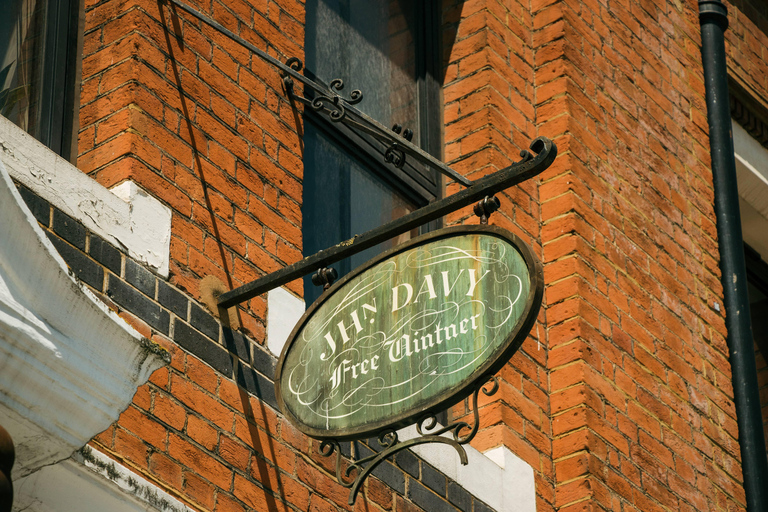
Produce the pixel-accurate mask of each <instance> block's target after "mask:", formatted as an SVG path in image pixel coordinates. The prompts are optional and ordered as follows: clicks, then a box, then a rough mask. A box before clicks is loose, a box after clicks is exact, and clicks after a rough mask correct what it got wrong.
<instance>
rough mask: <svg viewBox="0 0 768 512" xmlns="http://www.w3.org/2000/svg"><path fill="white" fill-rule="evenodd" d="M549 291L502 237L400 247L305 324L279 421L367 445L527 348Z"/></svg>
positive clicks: (448, 236) (452, 236) (445, 234)
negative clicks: (288, 420) (369, 439)
mask: <svg viewBox="0 0 768 512" xmlns="http://www.w3.org/2000/svg"><path fill="white" fill-rule="evenodd" d="M541 288H542V285H541V266H540V264H539V263H538V261H537V260H536V259H535V257H534V256H533V254H532V253H531V251H530V248H528V246H527V245H525V244H524V243H523V242H521V241H520V240H519V239H517V237H515V236H514V235H512V234H511V233H508V232H506V231H503V230H500V229H498V228H493V227H478V226H475V227H472V228H466V227H462V228H450V229H446V230H442V231H440V232H437V233H432V234H429V235H426V236H425V237H420V238H419V239H416V240H413V241H411V242H409V243H407V244H405V245H404V246H400V247H397V248H395V249H393V250H392V251H389V253H387V254H385V255H383V256H382V257H379V258H377V259H376V260H373V261H372V262H369V263H367V264H366V265H364V266H363V267H361V268H360V269H357V270H356V271H354V272H353V273H352V274H351V275H350V276H348V277H347V278H345V280H343V281H342V282H340V283H338V284H337V285H336V286H334V287H333V288H331V290H329V291H328V292H327V294H326V296H324V297H321V299H320V300H319V301H318V304H316V305H314V306H313V307H312V308H310V310H309V311H307V313H306V314H305V315H304V317H303V318H302V319H301V320H300V321H299V324H298V325H297V326H296V328H295V329H294V332H293V334H292V335H291V339H290V340H289V343H288V344H287V346H286V349H285V350H284V352H283V355H282V357H281V359H280V363H279V365H278V366H279V368H278V375H277V383H278V399H279V400H280V405H281V407H282V409H283V412H284V413H286V414H287V416H288V417H289V418H291V419H292V420H293V421H294V422H295V423H296V424H297V426H298V427H299V429H301V430H302V431H304V432H305V433H307V434H309V435H312V436H314V437H321V438H322V437H334V438H351V437H367V436H369V435H371V434H373V433H375V432H377V431H380V430H382V429H383V428H386V427H389V426H400V425H403V424H406V423H407V422H409V421H412V420H413V419H415V418H416V417H418V416H420V415H421V414H423V413H424V412H425V411H428V410H434V409H435V408H437V407H438V406H440V407H442V406H446V405H448V404H449V403H450V402H451V401H452V400H453V401H457V400H460V399H461V398H463V397H464V396H466V394H468V392H469V391H471V389H470V386H471V384H472V383H474V382H475V381H477V380H478V379H479V378H481V377H483V376H485V375H487V374H488V373H490V372H493V371H497V370H498V368H499V366H500V365H503V363H504V361H506V360H507V359H508V358H509V357H510V356H511V354H512V353H513V352H514V351H515V350H516V349H517V348H518V346H519V345H520V343H522V340H523V339H524V337H525V335H526V334H527V332H528V331H529V330H530V326H531V325H532V322H533V320H534V319H535V316H536V314H537V312H538V309H539V305H540V302H541ZM502 358H504V359H503V360H502Z"/></svg>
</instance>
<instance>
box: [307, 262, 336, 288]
mask: <svg viewBox="0 0 768 512" xmlns="http://www.w3.org/2000/svg"><path fill="white" fill-rule="evenodd" d="M338 277H339V273H338V272H336V269H335V268H330V267H323V268H319V269H317V272H315V273H314V274H313V275H312V284H314V285H315V286H322V287H323V291H325V290H327V289H328V288H330V287H331V285H332V284H333V282H334V281H335V280H336V278H338Z"/></svg>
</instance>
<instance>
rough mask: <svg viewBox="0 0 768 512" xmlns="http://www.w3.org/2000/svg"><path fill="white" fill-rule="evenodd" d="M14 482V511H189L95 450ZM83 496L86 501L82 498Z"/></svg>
mask: <svg viewBox="0 0 768 512" xmlns="http://www.w3.org/2000/svg"><path fill="white" fill-rule="evenodd" d="M84 453H85V457H84V456H83V454H81V453H76V454H75V455H73V456H72V458H70V459H67V460H65V461H63V462H60V463H58V464H55V465H53V466H47V467H45V468H43V469H41V470H40V471H38V472H37V473H34V474H33V475H30V476H28V477H26V478H23V479H21V480H18V481H16V482H15V483H14V486H15V491H16V496H15V500H14V506H13V510H14V511H19V512H21V511H25V512H71V511H73V510H77V511H78V512H104V511H107V510H108V511H110V512H149V511H161V512H194V511H193V510H192V509H190V508H189V507H187V506H186V505H184V504H183V503H182V502H180V501H179V500H177V499H176V498H174V497H173V496H171V495H170V494H168V493H167V492H165V491H163V490H162V489H161V488H159V487H157V486H156V485H155V484H153V483H152V482H150V481H148V480H146V479H144V478H142V477H141V476H139V475H138V474H136V473H134V472H132V471H131V470H130V469H128V468H127V467H125V466H123V465H122V464H119V463H117V462H115V461H114V460H112V459H110V458H109V457H107V456H106V455H104V454H103V453H101V452H98V451H96V450H92V449H88V450H86V451H85V452H84ZM85 497H87V499H85Z"/></svg>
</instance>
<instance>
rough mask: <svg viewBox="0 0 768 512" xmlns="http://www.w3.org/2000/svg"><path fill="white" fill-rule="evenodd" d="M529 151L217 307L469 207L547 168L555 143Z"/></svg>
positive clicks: (542, 141)
mask: <svg viewBox="0 0 768 512" xmlns="http://www.w3.org/2000/svg"><path fill="white" fill-rule="evenodd" d="M531 150H532V151H533V152H534V153H536V156H535V157H534V156H533V155H531V153H529V152H528V151H522V152H521V156H522V157H523V159H522V160H521V161H520V162H517V163H515V164H512V165H510V166H509V167H507V168H505V169H502V170H500V171H497V172H495V173H493V174H491V175H489V176H486V177H485V178H481V179H479V180H477V181H475V182H473V183H472V185H471V186H470V187H469V188H466V189H464V190H461V191H459V192H457V193H455V194H453V195H451V196H448V197H446V198H445V199H441V200H439V201H435V202H434V203H431V204H428V205H427V206H425V207H423V208H420V209H418V210H416V211H415V212H412V213H409V214H407V215H404V216H402V217H400V218H399V219H395V220H393V221H391V222H388V223H387V224H384V225H383V226H379V227H378V228H375V229H372V230H370V231H367V232H365V233H363V234H362V235H355V236H354V237H353V238H350V239H349V240H346V241H344V242H341V243H340V244H338V245H335V246H333V247H330V248H328V249H324V250H322V251H320V252H318V253H315V254H313V255H312V256H308V257H306V258H304V259H303V260H301V261H299V262H298V263H294V264H293V265H289V266H287V267H284V268H281V269H280V270H278V271H276V272H272V273H271V274H269V275H267V276H264V277H262V278H260V279H257V280H255V281H252V282H250V283H248V284H244V285H243V286H240V287H239V288H235V289H234V290H232V291H230V292H227V293H224V294H222V295H221V296H220V297H219V306H221V307H224V308H229V307H232V306H234V305H236V304H239V303H241V302H244V301H246V300H248V299H251V298H253V297H255V296H257V295H261V294H262V293H265V292H268V291H269V290H271V289H273V288H277V287H278V286H282V285H284V284H286V283H289V282H291V281H293V280H294V279H298V278H300V277H303V276H304V275H306V274H309V273H310V272H313V271H315V270H317V269H318V268H322V267H327V266H328V265H330V264H332V263H335V262H337V261H340V260H343V259H344V258H346V257H349V256H352V255H353V254H356V253H358V252H360V251H363V250H365V249H368V248H369V247H373V246H374V245H377V244H379V243H381V242H384V241H385V240H389V239H390V238H393V237H395V236H397V235H400V234H402V233H405V232H407V231H410V230H411V229H413V228H416V227H418V226H421V225H423V224H426V223H427V222H429V221H431V220H435V219H438V218H440V217H442V216H443V215H447V214H449V213H451V212H454V211H456V210H458V209H459V208H463V207H465V206H469V205H470V204H472V203H474V202H476V201H479V200H481V199H483V198H485V197H486V196H492V195H493V194H495V193H498V192H501V191H502V190H505V189H507V188H509V187H511V186H513V185H517V184H518V183H520V182H522V181H525V180H528V179H530V178H533V177H534V176H536V175H538V174H539V173H541V172H542V171H544V169H546V168H547V167H549V166H550V165H551V164H552V162H554V160H555V157H556V156H557V146H556V145H555V143H554V142H552V141H551V140H549V139H547V138H546V137H539V138H537V139H536V140H534V141H533V142H532V143H531Z"/></svg>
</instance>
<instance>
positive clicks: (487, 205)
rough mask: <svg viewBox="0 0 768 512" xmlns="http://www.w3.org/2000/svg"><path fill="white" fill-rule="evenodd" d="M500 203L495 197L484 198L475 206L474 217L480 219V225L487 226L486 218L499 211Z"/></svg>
mask: <svg viewBox="0 0 768 512" xmlns="http://www.w3.org/2000/svg"><path fill="white" fill-rule="evenodd" d="M500 206H501V201H499V198H498V197H496V196H492V197H489V196H485V198H483V199H481V200H480V201H478V202H477V203H476V204H475V215H477V216H478V217H480V224H488V218H489V217H490V216H491V214H492V213H493V212H495V211H496V210H498V209H499V207H500Z"/></svg>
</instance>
